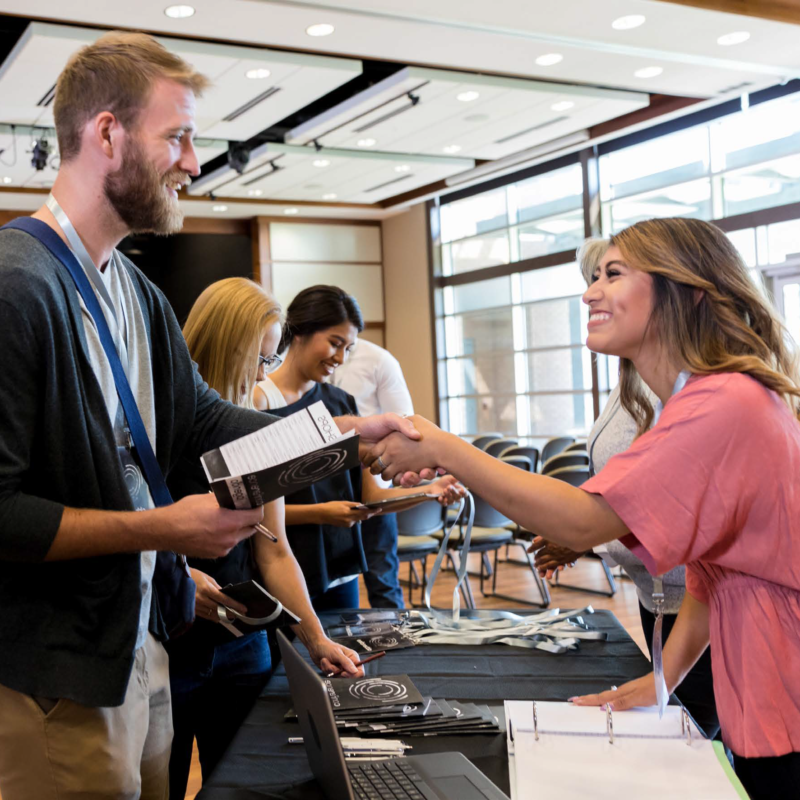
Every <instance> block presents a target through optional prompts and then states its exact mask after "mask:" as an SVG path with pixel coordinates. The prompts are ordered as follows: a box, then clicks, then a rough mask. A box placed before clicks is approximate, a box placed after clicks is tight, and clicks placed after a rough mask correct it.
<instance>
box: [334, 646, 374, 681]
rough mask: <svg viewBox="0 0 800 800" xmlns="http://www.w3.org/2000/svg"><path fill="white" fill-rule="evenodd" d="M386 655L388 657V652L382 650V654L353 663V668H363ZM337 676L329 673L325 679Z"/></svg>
mask: <svg viewBox="0 0 800 800" xmlns="http://www.w3.org/2000/svg"><path fill="white" fill-rule="evenodd" d="M385 655H386V651H385V650H381V651H380V653H373V654H372V655H371V656H368V657H367V658H362V659H361V661H355V662H354V663H353V666H355V667H363V666H364V664H369V662H370V661H374V660H375V659H376V658H383V657H384V656H385ZM336 674H337V673H335V672H329V673H328V674H327V675H326V676H325V677H326V678H332V677H333V676H334V675H336Z"/></svg>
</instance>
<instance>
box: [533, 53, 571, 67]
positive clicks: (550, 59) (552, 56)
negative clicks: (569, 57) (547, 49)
mask: <svg viewBox="0 0 800 800" xmlns="http://www.w3.org/2000/svg"><path fill="white" fill-rule="evenodd" d="M563 60H564V56H562V55H561V53H545V55H543V56H539V58H537V59H536V63H537V64H538V65H539V66H540V67H552V66H553V64H558V63H559V62H560V61H563Z"/></svg>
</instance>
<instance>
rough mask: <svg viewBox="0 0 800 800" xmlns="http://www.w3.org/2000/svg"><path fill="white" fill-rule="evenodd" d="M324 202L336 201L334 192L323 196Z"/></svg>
mask: <svg viewBox="0 0 800 800" xmlns="http://www.w3.org/2000/svg"><path fill="white" fill-rule="evenodd" d="M322 199H323V200H335V199H336V195H335V194H334V193H333V192H329V193H328V194H324V195H322Z"/></svg>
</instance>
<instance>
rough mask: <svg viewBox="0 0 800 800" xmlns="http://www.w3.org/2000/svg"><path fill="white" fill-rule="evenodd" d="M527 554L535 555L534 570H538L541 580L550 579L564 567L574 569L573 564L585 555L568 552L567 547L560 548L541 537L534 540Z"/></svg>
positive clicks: (573, 551)
mask: <svg viewBox="0 0 800 800" xmlns="http://www.w3.org/2000/svg"><path fill="white" fill-rule="evenodd" d="M528 552H529V553H536V557H535V558H534V563H535V564H536V569H537V570H539V575H540V577H542V578H547V579H548V580H550V578H552V577H553V575H555V573H556V572H558V571H559V570H563V569H564V567H565V566H570V567H574V566H575V562H576V561H577V560H578V559H579V558H580V557H581V556H585V555H586V553H585V552H584V553H578V552H576V551H575V550H570V549H569V547H560V546H559V545H557V544H553V543H552V542H548V541H547V540H546V539H543V538H542V537H541V536H537V537H535V538H534V540H533V542H532V543H531V545H530V547H529V548H528Z"/></svg>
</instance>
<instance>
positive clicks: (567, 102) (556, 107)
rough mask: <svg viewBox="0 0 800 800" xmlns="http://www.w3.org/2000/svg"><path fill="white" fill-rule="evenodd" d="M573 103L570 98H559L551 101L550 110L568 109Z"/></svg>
mask: <svg viewBox="0 0 800 800" xmlns="http://www.w3.org/2000/svg"><path fill="white" fill-rule="evenodd" d="M574 105H575V103H573V102H572V100H561V101H559V102H558V103H553V105H551V106H550V109H551V110H552V111H569V109H571V108H573V107H574Z"/></svg>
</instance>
